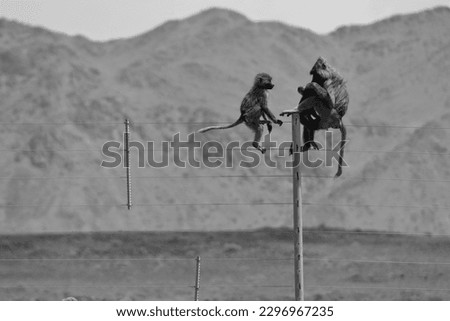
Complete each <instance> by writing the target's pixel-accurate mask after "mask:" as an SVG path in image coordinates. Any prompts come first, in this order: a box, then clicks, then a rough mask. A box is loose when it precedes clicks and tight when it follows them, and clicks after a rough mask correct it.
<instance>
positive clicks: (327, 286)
mask: <svg viewBox="0 0 450 321" xmlns="http://www.w3.org/2000/svg"><path fill="white" fill-rule="evenodd" d="M305 288H339V289H351V290H393V291H430V292H432V291H437V292H450V288H440V289H439V288H415V287H392V286H350V285H321V284H311V285H306V286H305Z"/></svg>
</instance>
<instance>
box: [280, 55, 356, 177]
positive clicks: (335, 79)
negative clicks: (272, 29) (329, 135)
mask: <svg viewBox="0 0 450 321" xmlns="http://www.w3.org/2000/svg"><path fill="white" fill-rule="evenodd" d="M310 75H312V80H311V82H310V83H308V84H307V85H306V87H305V88H303V87H298V92H299V94H301V95H302V99H301V100H300V102H299V104H298V107H297V108H296V109H294V110H287V111H284V112H283V113H281V116H284V115H291V114H292V113H300V122H301V123H302V125H303V142H304V144H303V146H302V148H301V151H302V152H304V151H307V150H309V149H319V148H318V146H317V144H316V143H315V142H314V132H315V131H316V130H320V129H325V130H326V129H329V128H339V129H340V131H341V143H340V153H339V162H338V163H339V167H338V171H337V173H336V177H339V176H340V175H341V174H342V162H343V157H344V145H345V139H346V136H347V131H346V129H345V126H344V124H343V122H342V117H344V115H345V113H346V112H347V109H348V103H349V96H348V92H347V86H346V84H345V80H344V79H343V78H342V76H341V75H339V73H338V72H337V71H336V70H335V69H334V68H332V67H331V66H330V64H329V63H328V62H327V61H326V60H325V59H324V58H322V57H319V58H318V59H317V61H316V63H315V64H314V66H313V67H312V69H311V71H310Z"/></svg>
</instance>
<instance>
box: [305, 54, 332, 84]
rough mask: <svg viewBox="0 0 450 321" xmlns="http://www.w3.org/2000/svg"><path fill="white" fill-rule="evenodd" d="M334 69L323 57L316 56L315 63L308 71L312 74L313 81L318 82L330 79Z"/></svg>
mask: <svg viewBox="0 0 450 321" xmlns="http://www.w3.org/2000/svg"><path fill="white" fill-rule="evenodd" d="M333 72H334V69H333V68H332V67H331V66H330V65H329V64H328V62H327V61H326V60H325V58H323V57H319V58H317V61H316V63H315V64H314V66H313V67H312V69H311V71H310V72H309V74H310V75H312V76H313V81H314V82H317V83H319V84H321V83H323V82H324V81H325V80H327V79H330V78H331V77H332V75H333Z"/></svg>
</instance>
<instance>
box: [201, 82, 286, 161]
mask: <svg viewBox="0 0 450 321" xmlns="http://www.w3.org/2000/svg"><path fill="white" fill-rule="evenodd" d="M273 87H274V84H273V83H272V77H271V76H270V75H269V74H266V73H259V74H257V75H256V77H255V80H254V83H253V87H252V88H251V89H250V91H249V92H248V93H247V95H245V97H244V99H243V100H242V103H241V115H240V116H239V118H238V120H236V121H235V122H234V123H232V124H231V125H227V126H210V127H206V128H202V129H200V130H198V132H199V133H205V132H207V131H210V130H213V129H227V128H232V127H235V126H237V125H239V124H241V123H245V125H247V127H248V128H250V129H251V130H252V131H253V132H254V133H255V138H254V139H253V143H252V145H253V147H255V148H256V149H258V150H259V151H261V153H263V154H264V153H265V152H266V149H265V148H264V147H262V146H261V144H260V142H261V138H262V134H263V131H264V125H267V129H268V130H269V132H271V131H272V122H273V123H276V124H278V125H279V126H281V125H282V124H283V122H282V121H281V120H279V119H277V118H276V117H275V115H274V114H273V113H272V112H271V111H270V109H269V107H268V105H267V96H268V92H267V91H268V90H270V89H272V88H273ZM261 117H262V118H263V119H261ZM267 117H269V119H270V120H268V119H267Z"/></svg>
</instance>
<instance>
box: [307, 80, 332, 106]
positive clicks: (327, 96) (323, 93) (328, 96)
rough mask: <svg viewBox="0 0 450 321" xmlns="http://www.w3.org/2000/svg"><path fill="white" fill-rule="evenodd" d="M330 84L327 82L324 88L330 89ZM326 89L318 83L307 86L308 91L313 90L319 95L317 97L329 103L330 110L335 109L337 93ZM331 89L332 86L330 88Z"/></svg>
mask: <svg viewBox="0 0 450 321" xmlns="http://www.w3.org/2000/svg"><path fill="white" fill-rule="evenodd" d="M329 83H330V81H329V80H327V81H326V82H325V83H324V87H325V88H328V87H329V86H327V85H328V84H329ZM324 87H322V86H320V85H319V84H318V83H316V82H310V83H309V84H307V85H306V88H305V90H306V89H312V90H314V92H315V93H316V94H317V96H319V97H320V99H323V100H325V101H326V102H327V104H328V107H329V108H330V109H333V108H334V102H335V93H334V92H333V91H332V90H331V92H330V90H328V89H325V88H324ZM330 87H331V86H330Z"/></svg>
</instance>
